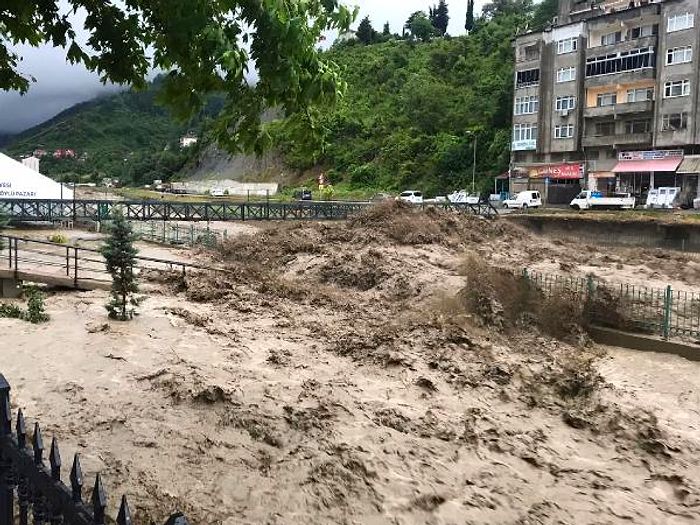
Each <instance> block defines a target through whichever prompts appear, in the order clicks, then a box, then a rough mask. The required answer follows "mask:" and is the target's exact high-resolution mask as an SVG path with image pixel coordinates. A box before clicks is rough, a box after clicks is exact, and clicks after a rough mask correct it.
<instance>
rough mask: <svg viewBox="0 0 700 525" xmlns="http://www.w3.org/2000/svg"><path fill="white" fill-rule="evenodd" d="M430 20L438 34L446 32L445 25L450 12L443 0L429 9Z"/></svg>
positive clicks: (448, 19) (448, 21)
mask: <svg viewBox="0 0 700 525" xmlns="http://www.w3.org/2000/svg"><path fill="white" fill-rule="evenodd" d="M430 22H431V23H432V24H433V27H434V28H435V29H436V31H437V33H438V34H439V35H444V34H445V33H447V26H448V25H449V23H450V14H449V9H448V8H447V3H446V2H445V0H440V2H439V3H438V5H437V6H434V7H433V8H431V9H430Z"/></svg>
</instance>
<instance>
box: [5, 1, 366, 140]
mask: <svg viewBox="0 0 700 525" xmlns="http://www.w3.org/2000/svg"><path fill="white" fill-rule="evenodd" d="M66 4H67V5H66ZM66 7H68V9H74V10H76V11H78V10H79V11H84V12H86V14H87V16H86V18H85V22H84V27H85V29H86V30H87V32H88V33H89V34H90V37H89V39H88V41H87V45H85V46H82V45H80V44H79V43H78V42H77V40H76V28H74V27H73V25H72V19H71V18H70V17H68V16H65V15H64V13H65V12H66V11H67V9H66ZM353 19H354V14H353V13H352V12H350V11H349V10H348V9H347V8H345V7H343V6H341V5H340V4H339V2H338V0H284V1H265V2H252V1H249V0H230V1H226V2H212V1H211V0H167V1H164V0H127V1H126V2H123V3H122V2H103V1H97V2H93V1H85V0H65V1H64V0H43V1H40V2H27V1H21V0H14V1H10V2H9V3H8V2H3V4H2V9H0V89H4V90H14V91H19V92H21V93H24V92H26V91H27V89H28V88H29V84H30V80H31V79H30V78H28V77H27V76H25V75H24V74H23V73H22V72H21V71H20V69H19V62H20V61H21V58H22V57H21V56H20V55H19V53H20V51H13V50H11V49H10V47H9V46H16V45H17V44H25V45H29V46H34V47H37V46H39V45H41V44H44V43H50V44H52V45H54V46H57V47H61V48H64V49H66V50H67V59H68V60H69V61H70V62H72V63H82V64H84V65H85V66H86V67H87V68H88V69H90V70H92V71H96V72H98V73H99V74H100V76H101V78H102V80H103V81H105V82H107V81H112V82H115V83H118V84H128V85H133V86H136V87H141V88H143V87H145V86H146V78H147V76H148V75H149V72H150V71H152V70H154V69H155V70H162V71H166V72H167V74H166V77H165V82H164V86H163V88H164V89H163V96H162V98H163V100H164V101H165V102H167V103H168V104H169V105H170V107H171V109H172V110H173V112H174V113H175V114H176V115H177V116H179V117H181V118H184V119H186V118H190V117H192V115H193V114H195V113H196V112H197V111H199V110H201V108H202V107H203V106H204V104H205V103H206V101H207V96H208V95H209V94H211V93H222V94H223V96H224V100H225V103H224V106H223V110H222V111H221V113H220V114H219V116H218V117H217V125H216V126H215V128H214V134H215V136H216V138H217V139H218V140H219V142H220V143H221V144H222V145H223V146H225V147H227V148H228V149H229V150H230V151H239V150H241V149H245V150H248V151H260V150H261V149H262V147H263V146H264V145H265V144H267V143H268V139H269V137H268V135H267V133H266V131H265V127H264V125H263V123H262V122H261V115H262V114H263V111H264V109H265V108H269V107H275V108H279V110H280V111H281V112H282V113H283V114H284V115H285V116H287V117H289V118H290V119H291V120H294V121H296V122H295V123H296V126H295V128H294V129H298V130H301V131H302V132H304V133H306V134H308V135H311V136H312V137H313V136H315V134H316V129H317V127H316V125H315V118H314V117H315V116H316V115H318V112H314V111H310V109H312V108H324V107H326V106H328V105H331V104H333V103H334V102H335V101H337V100H338V98H339V96H340V95H341V93H342V88H343V82H342V81H341V79H340V76H339V69H338V67H337V65H336V64H335V63H333V62H332V61H331V60H330V59H329V56H328V55H326V54H324V53H322V52H320V51H319V50H318V48H317V45H318V42H319V39H320V38H321V36H322V33H323V32H324V31H326V30H328V29H332V28H336V29H339V30H341V31H343V30H346V29H347V28H348V27H349V25H350V23H351V22H352V21H353ZM14 49H18V48H16V47H15V48H14ZM19 49H22V48H21V47H20V48H19ZM251 60H252V61H254V62H255V67H256V72H257V79H258V80H257V83H255V84H254V85H252V84H251V83H250V82H249V81H248V79H247V73H248V69H249V63H250V62H251Z"/></svg>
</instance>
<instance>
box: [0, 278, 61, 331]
mask: <svg viewBox="0 0 700 525" xmlns="http://www.w3.org/2000/svg"><path fill="white" fill-rule="evenodd" d="M24 294H25V296H26V297H27V309H26V310H22V308H20V307H19V306H17V305H15V304H6V303H2V304H0V317H3V318H6V319H23V320H24V321H28V322H30V323H32V324H41V323H45V322H46V321H48V320H49V315H48V314H47V313H46V308H45V306H44V294H43V293H42V292H41V290H39V288H37V287H36V286H27V287H25V288H24Z"/></svg>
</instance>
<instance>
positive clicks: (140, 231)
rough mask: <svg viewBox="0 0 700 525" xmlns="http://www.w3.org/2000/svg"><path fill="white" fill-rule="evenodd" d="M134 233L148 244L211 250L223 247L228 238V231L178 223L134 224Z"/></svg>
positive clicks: (132, 225) (132, 224) (151, 222)
mask: <svg viewBox="0 0 700 525" xmlns="http://www.w3.org/2000/svg"><path fill="white" fill-rule="evenodd" d="M131 228H132V230H133V231H134V233H135V234H136V235H137V236H138V237H139V238H140V239H141V240H144V241H147V242H153V243H158V244H171V245H184V246H197V245H203V246H208V247H210V248H214V247H216V246H219V245H221V244H222V243H223V242H224V241H226V238H227V235H228V234H227V232H226V230H216V229H212V228H210V227H209V226H205V227H201V226H195V225H194V223H190V224H187V225H182V224H179V223H177V222H175V223H172V222H166V221H149V222H132V223H131Z"/></svg>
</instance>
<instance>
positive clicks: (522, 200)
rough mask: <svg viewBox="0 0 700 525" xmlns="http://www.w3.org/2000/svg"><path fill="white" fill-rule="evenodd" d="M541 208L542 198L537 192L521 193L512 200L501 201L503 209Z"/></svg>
mask: <svg viewBox="0 0 700 525" xmlns="http://www.w3.org/2000/svg"><path fill="white" fill-rule="evenodd" d="M540 206H542V196H541V195H540V192H539V191H532V190H527V191H521V192H520V193H518V194H517V195H516V196H515V197H513V198H512V199H506V200H504V201H503V207H504V208H515V209H525V208H539V207H540Z"/></svg>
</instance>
